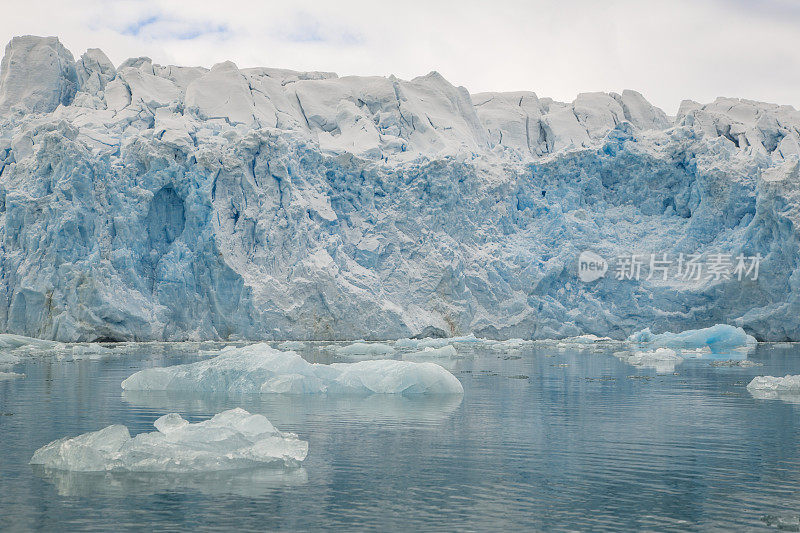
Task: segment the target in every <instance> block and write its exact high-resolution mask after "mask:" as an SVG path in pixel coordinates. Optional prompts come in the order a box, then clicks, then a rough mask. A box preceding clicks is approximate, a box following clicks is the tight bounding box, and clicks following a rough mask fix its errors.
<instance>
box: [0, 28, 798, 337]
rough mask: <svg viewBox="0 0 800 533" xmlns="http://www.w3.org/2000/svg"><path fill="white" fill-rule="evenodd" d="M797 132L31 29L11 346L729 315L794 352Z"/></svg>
mask: <svg viewBox="0 0 800 533" xmlns="http://www.w3.org/2000/svg"><path fill="white" fill-rule="evenodd" d="M34 74H35V75H34ZM799 132H800V114H798V112H797V111H796V110H794V109H793V108H791V107H790V106H781V105H774V104H766V103H760V102H752V101H746V100H739V99H731V98H722V99H718V100H717V101H715V102H712V103H708V104H700V103H696V102H685V103H684V104H683V105H682V106H681V109H680V111H679V112H678V113H677V116H676V118H675V119H674V120H672V119H670V118H669V117H667V115H666V114H665V113H664V112H663V111H661V110H659V109H657V108H655V107H654V106H652V105H651V104H649V103H648V102H647V101H646V100H645V98H644V97H643V96H642V95H641V94H639V93H637V92H635V91H631V90H624V91H621V92H619V93H584V94H581V95H579V96H578V97H577V98H576V99H575V100H574V101H573V102H556V101H553V100H552V99H550V98H546V97H540V96H538V95H536V94H535V93H533V92H524V91H521V92H509V93H481V94H470V93H469V92H468V91H467V90H466V89H465V88H462V87H455V86H453V85H452V84H451V83H449V82H448V81H447V80H445V79H444V78H443V77H442V76H441V75H439V74H437V73H430V74H427V75H424V76H420V77H418V78H415V79H412V80H401V79H397V78H395V77H386V78H384V77H356V76H348V77H338V76H337V75H335V74H332V73H327V72H293V71H288V70H281V69H273V68H239V67H238V66H237V65H235V64H234V63H231V62H223V63H220V64H218V65H214V66H212V67H211V68H201V67H182V66H175V65H158V64H155V63H153V62H152V61H151V60H150V59H148V58H146V57H139V58H132V59H129V60H127V61H125V62H123V63H122V64H121V65H119V66H114V65H113V64H112V63H111V62H110V61H109V60H108V58H107V57H106V56H105V55H104V54H103V52H101V51H100V50H97V49H91V50H88V51H87V52H85V53H84V54H82V55H81V56H80V57H79V58H77V59H75V58H74V57H73V56H72V54H71V53H70V52H69V51H67V50H66V49H65V48H64V47H63V45H61V43H59V41H58V40H57V39H55V38H50V37H48V38H42V37H32V36H25V37H17V38H14V39H13V40H12V41H11V43H10V44H9V46H8V47H7V48H6V54H5V58H4V60H3V63H2V68H1V70H0V240H2V244H3V261H2V263H0V288H2V289H0V292H2V298H0V331H5V332H10V333H17V334H23V335H28V336H35V337H42V338H48V339H55V340H59V341H70V342H72V341H93V340H98V339H101V340H102V339H107V340H205V339H214V340H218V339H223V340H287V339H292V340H312V339H316V340H353V339H358V338H363V339H367V340H369V341H374V340H384V339H398V338H406V337H414V336H416V335H417V334H419V333H422V332H430V333H435V334H437V335H441V336H447V337H453V336H468V335H470V334H475V335H476V336H478V337H490V338H497V339H508V338H513V337H519V338H525V339H532V338H535V339H544V338H565V337H575V336H579V335H583V334H593V335H596V336H600V337H612V338H614V339H617V340H622V339H625V338H627V337H628V336H629V335H630V334H631V333H633V332H634V331H637V330H641V329H643V328H645V327H651V328H652V330H653V331H680V330H686V329H690V328H692V329H693V328H701V327H706V326H711V325H713V324H715V323H720V322H727V323H730V324H735V325H736V326H740V327H742V328H744V329H745V330H746V331H747V332H748V333H749V334H753V335H754V336H756V337H758V338H759V339H762V340H792V339H793V340H800V322H798V321H797V320H796V317H797V316H798V313H800V293H798V291H797V289H796V286H797V284H796V282H795V280H796V279H797V278H798V275H800V273H799V271H800V261H799V260H798V257H800V252H798V250H800V239H798V230H797V228H800V209H798V205H800V178H799V177H798V176H799V175H800V167H799V166H798V156H800V143H799V142H798V140H800V133H799ZM589 249H591V250H594V251H595V252H596V253H598V254H600V255H601V256H602V257H605V258H606V259H610V258H612V257H616V256H621V255H624V254H630V253H631V252H632V251H634V252H640V251H641V253H643V254H645V255H646V254H650V253H655V254H662V253H666V254H670V255H671V256H673V257H674V256H677V255H678V254H680V253H683V254H692V253H725V254H731V255H733V256H734V257H735V256H736V255H737V254H740V253H741V254H746V255H747V256H754V255H755V254H761V255H762V256H763V258H764V259H763V261H762V263H761V272H762V275H761V276H760V277H759V278H758V280H754V281H752V282H748V283H740V282H739V281H738V280H736V279H719V280H710V281H704V282H703V284H702V285H698V284H681V283H677V282H676V283H665V282H661V281H658V280H643V281H641V282H640V283H633V282H630V283H626V282H620V281H618V280H615V279H613V276H611V275H610V273H609V275H607V276H606V277H605V278H602V279H599V280H597V281H595V282H594V283H591V284H585V283H582V282H580V281H579V280H578V279H577V276H576V275H575V270H576V269H575V266H576V263H575V261H576V258H577V257H578V255H579V254H580V253H581V252H582V251H584V250H589ZM422 347H424V346H420V349H421V348H422ZM433 347H436V346H433Z"/></svg>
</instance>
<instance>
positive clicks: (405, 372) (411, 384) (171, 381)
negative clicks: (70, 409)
mask: <svg viewBox="0 0 800 533" xmlns="http://www.w3.org/2000/svg"><path fill="white" fill-rule="evenodd" d="M122 388H123V389H124V390H126V391H182V392H211V393H222V394H225V393H227V394H365V395H368V394H373V393H375V394H403V395H419V394H434V395H435V394H463V392H464V388H463V386H462V385H461V382H460V381H459V380H458V378H456V377H455V376H454V375H453V374H451V373H450V372H448V371H447V370H445V369H444V368H443V367H441V366H439V365H437V364H435V363H430V362H422V363H420V362H411V361H396V360H392V359H371V360H368V361H359V362H355V363H332V364H322V363H309V362H308V361H306V360H305V359H303V358H302V357H300V355H298V354H297V353H296V352H291V351H290V352H283V351H280V350H276V349H274V348H272V347H270V346H269V345H268V344H266V343H259V344H251V345H249V346H244V347H241V348H237V347H227V348H223V349H222V350H221V351H220V352H219V355H217V356H216V357H212V358H211V359H206V360H203V361H198V362H196V363H187V364H183V365H175V366H169V367H156V368H147V369H145V370H140V371H139V372H136V373H135V374H133V375H131V376H129V377H128V378H127V379H125V380H124V381H123V382H122Z"/></svg>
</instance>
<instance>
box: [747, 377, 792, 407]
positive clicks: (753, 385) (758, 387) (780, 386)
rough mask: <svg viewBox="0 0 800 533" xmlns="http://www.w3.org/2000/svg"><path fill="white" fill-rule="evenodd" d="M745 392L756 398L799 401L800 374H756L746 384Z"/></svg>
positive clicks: (790, 401)
mask: <svg viewBox="0 0 800 533" xmlns="http://www.w3.org/2000/svg"><path fill="white" fill-rule="evenodd" d="M747 392H749V393H750V394H751V395H752V396H753V398H756V399H758V400H782V401H784V402H789V403H795V404H798V403H800V376H796V375H795V376H793V375H789V374H787V375H786V376H784V377H775V376H756V377H754V378H753V379H752V380H751V381H750V383H748V384H747Z"/></svg>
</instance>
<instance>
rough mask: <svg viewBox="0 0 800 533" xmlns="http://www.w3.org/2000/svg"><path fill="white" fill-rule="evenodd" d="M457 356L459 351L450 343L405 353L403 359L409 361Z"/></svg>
mask: <svg viewBox="0 0 800 533" xmlns="http://www.w3.org/2000/svg"><path fill="white" fill-rule="evenodd" d="M455 357H458V352H457V351H456V349H455V348H454V347H453V346H451V345H449V344H448V345H447V346H442V347H441V348H430V347H427V348H425V349H424V350H422V351H419V352H412V353H407V354H403V359H406V360H408V361H420V360H425V359H428V360H430V359H452V358H455Z"/></svg>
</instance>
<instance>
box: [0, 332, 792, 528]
mask: <svg viewBox="0 0 800 533" xmlns="http://www.w3.org/2000/svg"><path fill="white" fill-rule="evenodd" d="M208 348H209V347H208V346H204V347H203V349H204V350H206V349H208ZM115 351H117V352H119V355H116V356H115V357H113V358H106V359H105V360H101V361H81V362H62V361H58V360H55V359H54V358H50V357H44V358H37V359H28V360H26V361H25V362H23V363H22V364H19V365H16V366H15V367H14V371H15V372H22V373H25V374H26V377H25V378H24V379H13V380H8V381H0V529H3V530H30V529H45V530H57V529H68V530H75V529H81V530H109V529H133V528H146V529H153V528H157V529H190V528H191V529H222V528H226V529H238V530H262V531H263V530H275V529H288V530H312V529H348V530H370V529H371V530H404V531H414V530H446V531H452V530H460V529H464V530H511V529H512V528H516V529H524V530H593V531H599V530H616V531H619V530H633V529H649V530H660V531H665V530H698V529H703V530H707V529H720V530H729V529H737V530H758V529H776V528H782V529H789V530H791V529H793V528H795V530H796V526H798V525H800V521H798V516H800V397H798V398H797V399H796V400H797V403H795V398H792V397H785V398H782V399H773V400H764V399H755V398H753V397H752V396H751V395H750V394H749V393H748V392H747V390H746V389H745V385H746V384H747V383H748V382H749V381H750V379H751V378H752V377H753V376H755V375H759V374H770V375H784V374H787V373H794V374H800V346H798V345H759V347H758V349H757V350H756V352H755V353H753V354H751V355H750V356H749V357H750V359H751V360H754V361H757V362H760V363H763V366H760V367H753V368H740V367H726V366H722V367H720V366H712V364H711V362H710V361H708V360H705V359H698V360H687V361H686V362H684V363H682V364H681V365H679V366H677V367H676V369H675V374H673V373H668V374H666V375H657V374H656V372H655V370H652V369H646V368H636V367H633V366H630V365H628V364H626V363H624V362H622V361H620V360H619V359H617V358H616V357H614V356H613V355H612V354H611V353H610V351H609V352H608V353H603V352H598V353H591V352H580V351H558V350H554V349H547V348H533V347H527V348H524V349H521V350H516V351H514V350H511V351H498V350H493V349H488V348H480V347H477V348H474V349H471V350H465V349H464V348H463V347H462V348H461V351H462V352H465V353H466V357H465V358H464V359H462V360H459V361H457V362H453V363H451V364H450V365H449V366H450V369H451V371H452V372H453V373H454V374H455V375H456V376H457V377H458V378H459V379H460V380H461V382H462V383H463V384H464V396H463V398H461V397H455V398H438V399H435V398H434V399H432V398H427V399H426V398H417V399H411V398H395V397H388V396H370V397H350V398H347V397H338V398H337V397H325V396H316V397H314V396H311V397H290V396H264V397H258V396H246V397H224V396H223V397H210V396H197V395H193V396H187V395H165V394H152V393H149V394H141V393H139V394H129V393H126V394H123V392H122V390H121V389H120V382H121V381H122V380H123V379H124V378H125V377H127V376H128V375H130V374H131V373H133V372H135V371H136V370H138V369H141V368H145V367H148V366H164V365H169V364H177V363H181V362H188V361H195V360H198V359H200V358H202V357H208V355H205V356H203V355H198V347H197V346H192V345H177V346H176V345H166V344H145V345H140V346H135V347H130V346H128V347H127V348H126V349H124V350H115ZM304 356H305V357H307V358H309V359H312V360H322V361H327V360H330V356H329V355H327V354H326V353H324V352H321V351H319V350H318V348H316V347H311V348H310V349H308V350H306V351H305V352H304ZM662 371H663V369H662ZM237 406H240V407H243V408H245V409H247V410H248V411H250V412H258V413H262V414H264V415H265V416H267V418H269V419H270V420H271V421H272V422H273V423H274V424H275V425H276V426H277V427H278V428H279V429H281V430H284V431H293V432H296V433H298V434H299V435H300V436H301V438H303V439H305V440H308V441H309V444H310V451H309V455H308V459H307V460H306V461H305V462H304V463H303V466H302V468H299V469H294V470H275V469H271V470H270V469H267V470H253V471H247V472H233V473H222V474H220V473H217V474H205V475H194V476H179V475H163V474H162V475H156V474H136V475H133V474H127V475H125V474H115V475H110V474H76V473H57V472H45V471H41V470H38V469H36V468H34V467H31V466H30V465H28V461H29V459H30V457H31V455H32V454H33V452H34V450H36V449H37V448H38V447H40V446H42V445H44V444H46V443H48V442H50V441H52V440H54V439H57V438H60V437H63V436H69V435H77V434H80V433H84V432H87V431H94V430H97V429H100V428H103V427H105V426H107V425H109V424H125V425H127V426H128V427H129V429H130V430H131V433H134V434H135V433H139V432H143V431H152V430H153V427H152V423H153V421H154V420H155V419H156V418H157V417H159V416H161V415H163V414H165V413H169V412H178V413H180V414H181V415H183V416H184V417H186V418H187V419H189V420H191V421H193V422H196V421H200V420H203V419H206V418H208V417H210V416H211V415H213V414H215V413H217V412H219V411H221V410H224V409H229V408H233V407H237Z"/></svg>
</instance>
